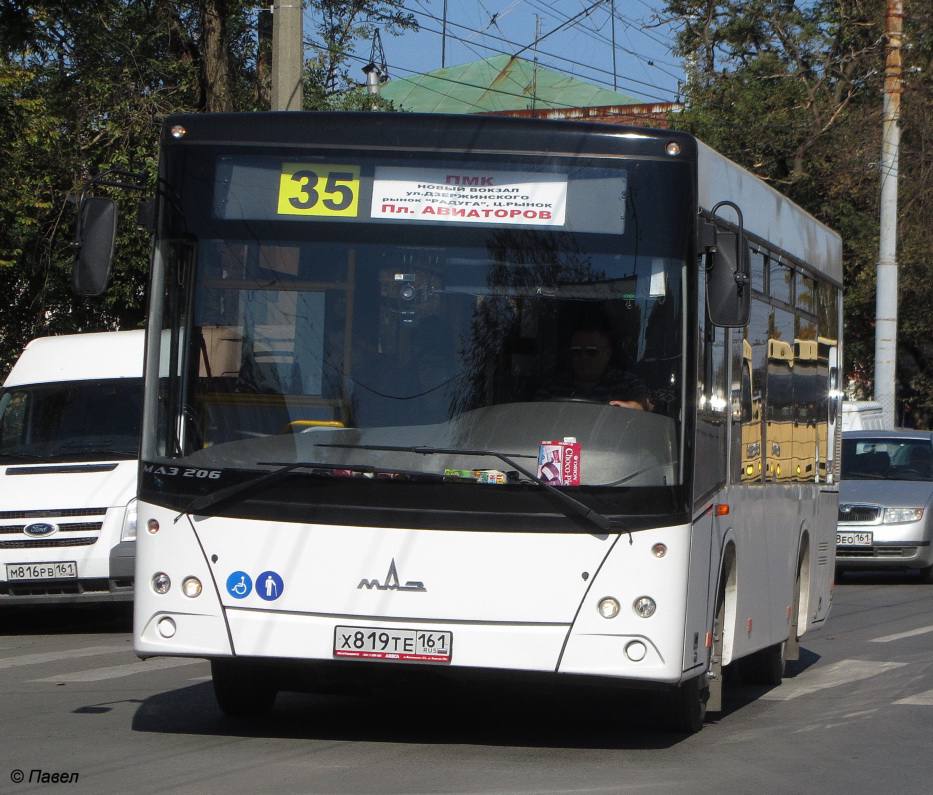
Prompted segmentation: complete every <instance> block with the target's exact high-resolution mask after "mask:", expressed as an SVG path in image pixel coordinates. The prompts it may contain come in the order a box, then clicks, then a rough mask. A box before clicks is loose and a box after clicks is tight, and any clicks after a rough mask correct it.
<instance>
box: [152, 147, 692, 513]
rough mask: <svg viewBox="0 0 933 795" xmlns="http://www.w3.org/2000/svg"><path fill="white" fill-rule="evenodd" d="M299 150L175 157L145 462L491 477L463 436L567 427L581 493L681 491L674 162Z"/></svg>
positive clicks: (514, 446)
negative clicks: (480, 160)
mask: <svg viewBox="0 0 933 795" xmlns="http://www.w3.org/2000/svg"><path fill="white" fill-rule="evenodd" d="M297 159H298V156H297V155H296V156H288V157H278V158H274V157H271V156H268V155H264V156H261V157H260V156H255V155H250V156H238V155H230V154H227V153H213V154H211V153H208V152H205V153H204V155H203V157H202V158H200V159H195V158H194V157H193V156H189V157H188V158H187V159H186V168H185V169H184V171H181V170H180V171H179V176H178V180H179V182H180V184H179V189H178V190H177V192H176V195H179V196H181V197H182V198H183V199H184V200H185V201H186V202H187V203H186V204H183V205H182V206H181V207H178V208H175V212H174V213H170V216H172V218H174V221H173V220H172V218H170V219H169V224H168V225H167V228H165V229H164V230H163V232H162V239H161V240H160V241H159V242H158V247H159V251H160V256H161V257H162V260H163V262H164V263H165V297H164V300H163V305H164V310H163V323H162V326H163V334H162V344H161V354H160V360H161V361H160V370H161V374H162V378H161V379H160V382H161V386H160V400H159V402H158V405H159V412H160V413H159V417H158V421H157V423H156V426H157V429H158V431H157V432H158V438H157V439H156V442H155V449H154V450H153V455H152V456H151V457H152V458H156V459H159V460H163V461H164V460H171V461H173V462H178V461H181V462H184V463H185V464H186V465H188V466H191V467H198V468H202V469H203V470H205V471H207V470H213V469H218V470H227V469H230V468H234V469H244V470H263V469H267V468H269V467H272V466H274V465H287V464H291V463H296V462H307V463H310V464H313V463H317V464H320V465H321V467H320V470H319V471H318V472H317V473H316V474H320V475H322V476H324V475H326V476H327V477H334V476H335V475H336V476H340V475H343V476H345V477H346V478H348V479H356V480H359V481H365V480H372V479H382V480H397V479H405V478H406V477H408V476H411V475H414V474H416V473H424V474H426V475H431V476H440V477H442V478H446V479H448V480H451V481H458V482H459V483H474V484H478V485H482V486H484V487H487V486H488V485H489V484H499V485H501V486H504V487H505V489H506V490H507V489H508V488H509V486H510V484H511V485H513V486H515V487H516V488H521V485H520V483H519V481H520V480H521V479H522V478H521V477H518V474H519V473H517V472H512V471H509V467H508V466H506V465H504V464H503V462H502V460H501V459H499V458H495V457H493V456H483V455H476V454H475V452H476V451H497V452H500V453H506V454H508V455H510V456H512V457H513V458H514V460H515V461H516V462H520V463H521V464H522V466H523V467H525V468H528V469H530V470H532V471H537V472H540V473H541V475H542V477H547V476H548V473H547V469H546V467H545V469H544V470H543V471H542V470H541V466H542V465H543V464H547V463H549V462H548V461H543V462H542V461H539V460H538V457H539V453H540V451H541V449H542V443H545V442H562V443H563V442H564V441H565V440H571V439H572V440H573V441H572V442H568V444H577V445H579V448H578V456H579V458H578V469H577V471H576V473H575V478H571V479H565V480H561V479H560V478H559V477H556V478H555V480H554V481H553V482H555V483H556V484H557V485H567V486H578V487H580V492H581V494H580V495H579V496H581V497H583V496H585V493H584V492H586V490H587V489H588V488H589V489H590V490H591V491H594V492H597V491H598V492H607V491H613V490H627V491H631V490H638V489H639V488H644V489H650V490H654V489H659V488H660V489H671V488H673V487H679V486H680V485H682V465H681V458H682V441H681V421H680V417H681V404H682V390H683V383H684V376H683V368H684V357H683V347H684V322H685V321H684V309H683V308H684V306H685V302H686V298H685V295H684V290H685V278H686V277H685V266H684V263H685V261H686V257H685V251H686V242H685V241H686V239H687V233H686V230H685V226H686V218H685V216H684V214H681V209H682V207H681V205H682V204H683V202H684V201H685V200H684V198H683V196H685V195H687V193H688V191H686V190H683V191H681V189H680V188H678V184H679V183H678V182H677V180H676V179H674V177H675V176H676V177H677V179H680V178H685V174H686V172H685V171H684V175H681V176H678V174H679V173H680V172H677V171H676V170H674V169H671V168H670V166H667V164H655V163H650V162H649V163H642V162H635V163H627V162H624V161H620V162H622V164H621V165H616V164H615V163H613V164H612V165H608V166H607V165H606V164H605V163H598V164H594V163H585V164H581V163H573V164H568V163H566V162H563V161H558V160H554V159H544V158H540V157H539V158H537V159H530V158H529V159H527V162H524V161H523V162H522V163H521V165H519V166H516V165H515V164H514V163H511V161H509V162H510V165H507V164H504V163H497V162H490V163H486V164H485V166H484V167H482V168H481V167H479V166H477V164H476V163H473V164H471V167H470V169H466V168H464V166H463V165H462V164H458V163H451V162H447V161H445V162H442V163H437V162H434V161H431V162H427V163H422V162H420V161H419V162H417V163H415V164H412V162H411V161H410V160H408V161H405V162H404V164H403V165H399V162H400V161H399V160H398V159H397V158H396V159H392V158H388V157H387V158H380V159H376V158H370V159H365V158H364V159H361V158H354V159H353V161H352V163H346V162H344V163H343V164H334V163H333V160H334V159H336V158H333V157H331V158H327V159H326V160H325V162H324V163H323V164H322V163H320V162H318V161H316V160H314V161H309V162H308V163H304V164H302V163H301V162H294V161H295V160H297ZM343 159H344V161H346V156H345V155H344V156H343ZM665 166H666V169H665V168H664V167H665ZM171 173H172V170H171V169H169V174H171ZM296 174H303V176H301V177H300V178H299V179H296V178H295V175H296ZM451 174H455V175H456V176H455V177H451V176H450V175H451ZM468 180H469V182H468ZM292 183H297V185H296V186H295V185H292ZM466 185H469V187H470V188H473V187H478V188H482V189H483V190H480V191H471V190H469V189H467V188H466V187H465V186H466ZM493 188H497V189H498V188H501V192H496V191H493ZM681 188H682V186H681ZM487 189H488V190H487ZM328 201H329V202H330V205H329V209H327V208H326V207H323V206H322V204H323V205H326V204H327V202H328ZM309 206H310V207H311V208H312V209H314V208H315V207H317V209H318V210H320V211H321V212H320V213H319V214H310V213H308V214H301V213H300V212H298V211H300V210H302V209H304V210H307V209H308V207H309ZM335 208H336V209H335ZM347 208H350V209H351V210H352V212H353V213H355V215H353V214H351V215H349V216H342V215H340V213H341V212H342V211H344V210H346V209H347ZM425 208H427V210H426V209H425ZM325 210H326V211H325ZM675 211H676V212H675ZM471 212H472V213H474V215H472V216H471V215H470V213H471ZM173 223H174V224H176V225H177V228H173V226H172V224H173ZM419 447H432V448H443V449H444V451H445V452H444V453H438V454H432V455H424V454H422V453H421V452H419V451H417V450H411V449H408V450H405V449H399V448H419ZM549 449H550V448H549ZM456 451H463V452H462V454H458V453H457V452H456ZM471 451H472V452H471ZM548 455H550V453H547V454H546V456H545V457H546V458H547V456H548ZM341 465H344V466H345V467H346V470H345V471H344V470H342V469H341ZM361 467H362V468H370V471H368V472H362V471H360V468H361ZM362 487H363V485H362V483H361V488H362ZM646 493H647V492H646ZM604 507H605V508H606V509H607V512H610V513H611V512H612V508H613V506H612V505H611V504H608V505H606V506H604ZM645 509H646V508H645Z"/></svg>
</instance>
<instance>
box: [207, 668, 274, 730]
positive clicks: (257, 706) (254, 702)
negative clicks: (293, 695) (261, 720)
mask: <svg viewBox="0 0 933 795" xmlns="http://www.w3.org/2000/svg"><path fill="white" fill-rule="evenodd" d="M211 677H212V678H213V680H214V697H215V698H216V699H217V705H218V706H219V707H220V711H221V712H223V713H224V715H227V716H229V717H231V718H254V717H258V716H260V715H264V714H265V713H267V712H268V711H269V710H270V709H272V705H273V704H274V703H275V697H276V695H278V688H277V687H276V686H275V684H274V683H273V682H272V681H270V679H269V677H268V676H263V675H262V673H261V672H259V671H258V670H257V667H256V666H255V665H252V664H251V663H249V662H248V661H246V660H237V659H227V658H223V659H216V660H211Z"/></svg>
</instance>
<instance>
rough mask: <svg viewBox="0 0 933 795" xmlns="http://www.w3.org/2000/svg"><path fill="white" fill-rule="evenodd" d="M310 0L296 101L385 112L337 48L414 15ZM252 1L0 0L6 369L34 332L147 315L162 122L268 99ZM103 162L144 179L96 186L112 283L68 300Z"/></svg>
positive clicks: (405, 23) (0, 272)
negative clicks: (107, 208) (310, 54)
mask: <svg viewBox="0 0 933 795" xmlns="http://www.w3.org/2000/svg"><path fill="white" fill-rule="evenodd" d="M309 7H310V8H311V10H312V11H313V13H314V14H315V19H317V20H318V21H319V25H318V28H317V30H316V31H315V36H317V37H319V40H320V41H321V42H325V44H324V49H323V51H324V52H326V53H327V57H326V58H324V59H323V60H322V59H320V58H314V59H312V61H311V62H309V66H308V69H307V74H306V83H307V92H306V93H307V95H308V97H309V101H308V102H307V103H306V106H307V107H308V108H314V109H332V110H338V109H340V110H369V109H379V110H384V109H388V107H387V103H385V102H384V101H382V100H379V99H378V98H375V99H374V98H371V97H369V96H367V95H366V94H364V93H363V92H360V91H357V90H356V88H355V83H354V82H353V81H352V79H351V78H350V73H351V72H353V71H355V70H358V66H361V65H362V64H359V65H357V63H356V62H352V61H351V59H350V57H349V55H347V50H348V48H349V47H350V45H351V44H352V43H353V42H354V39H355V38H356V37H359V36H363V37H369V36H370V35H371V34H372V31H373V30H374V29H375V27H377V26H378V27H381V28H382V29H383V30H384V31H385V32H390V33H391V32H397V31H399V30H402V29H405V28H408V27H412V26H413V24H414V23H413V21H412V19H411V17H410V15H409V14H407V12H404V11H403V10H402V3H401V2H400V1H397V0H339V1H335V2H329V1H328V0H314V1H313V2H310V3H309ZM258 8H259V6H258V5H257V4H256V3H254V2H252V0H68V2H62V0H18V2H10V1H9V0H0V173H2V174H3V175H4V179H3V180H0V294H2V295H3V296H4V308H3V311H2V312H0V381H2V378H3V377H5V374H6V373H7V371H8V370H9V367H10V366H11V365H12V363H13V361H14V360H15V358H16V357H17V355H18V353H19V351H20V350H21V349H22V347H23V345H24V344H25V343H26V342H27V341H28V340H29V339H31V338H33V337H36V336H41V335H45V334H55V333H69V332H76V331H96V330H103V329H114V328H134V327H139V326H140V325H141V324H142V323H143V320H144V315H145V298H146V281H147V276H148V269H149V254H150V243H149V239H148V237H147V235H146V234H144V233H142V232H141V231H139V230H137V229H136V228H135V223H134V219H135V217H136V212H137V204H138V201H139V199H140V198H142V197H143V196H145V195H151V194H152V193H153V191H154V188H155V182H156V180H155V175H156V172H157V167H158V151H157V141H158V136H159V130H160V127H161V124H162V121H163V119H164V118H165V117H166V116H167V115H169V114H171V113H177V112H194V111H202V110H206V109H207V108H209V107H211V108H217V107H221V106H222V107H229V108H231V109H232V110H235V111H253V110H265V109H267V108H263V107H260V102H261V100H260V99H259V97H260V95H261V92H260V91H258V86H257V35H256V28H257V13H258ZM209 36H214V37H219V38H214V39H213V40H211V41H208V38H209ZM319 51H321V50H320V49H319ZM212 53H213V54H212ZM211 58H213V59H215V60H214V61H212V62H211V63H208V62H207V61H208V60H209V59H211ZM216 59H222V60H223V63H220V62H219V61H218V60H216ZM207 75H213V76H214V77H213V79H208V77H207ZM112 172H133V173H134V174H138V175H139V182H140V183H141V184H142V185H144V186H145V191H143V192H140V191H127V190H122V189H117V188H112V187H106V186H101V185H96V186H94V187H92V188H90V189H91V190H92V191H93V192H94V193H97V194H98V195H100V194H108V195H110V196H112V198H114V199H115V200H116V201H117V202H118V205H119V215H120V223H119V233H118V240H117V246H116V256H115V260H114V264H113V271H112V279H111V287H110V289H109V290H108V292H107V293H106V294H105V295H104V296H102V297H101V298H98V299H89V300H83V299H78V298H75V297H74V296H73V295H72V294H71V289H70V284H71V265H72V256H73V248H72V246H71V239H72V235H73V231H72V230H73V223H74V215H75V206H76V199H77V197H78V196H79V195H80V193H81V191H82V190H83V189H85V188H86V187H88V186H89V184H90V180H91V179H92V178H94V177H96V176H98V175H104V174H108V173H112ZM127 179H128V178H127V177H125V176H119V175H115V181H123V182H125V181H127Z"/></svg>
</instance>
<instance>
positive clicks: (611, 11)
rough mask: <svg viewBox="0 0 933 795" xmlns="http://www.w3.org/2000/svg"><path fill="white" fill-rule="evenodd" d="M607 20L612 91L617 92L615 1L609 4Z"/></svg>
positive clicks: (612, 0)
mask: <svg viewBox="0 0 933 795" xmlns="http://www.w3.org/2000/svg"><path fill="white" fill-rule="evenodd" d="M609 19H610V20H612V90H613V91H618V89H619V86H618V83H617V82H616V3H615V0H610V2H609Z"/></svg>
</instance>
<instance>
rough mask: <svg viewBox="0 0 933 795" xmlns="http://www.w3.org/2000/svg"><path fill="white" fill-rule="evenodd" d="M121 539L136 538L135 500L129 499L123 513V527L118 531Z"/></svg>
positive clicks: (133, 539) (132, 539)
mask: <svg viewBox="0 0 933 795" xmlns="http://www.w3.org/2000/svg"><path fill="white" fill-rule="evenodd" d="M120 540H121V541H135V540H136V500H135V499H132V500H130V501H129V502H128V503H127V505H126V512H125V513H124V514H123V529H122V530H121V531H120Z"/></svg>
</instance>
